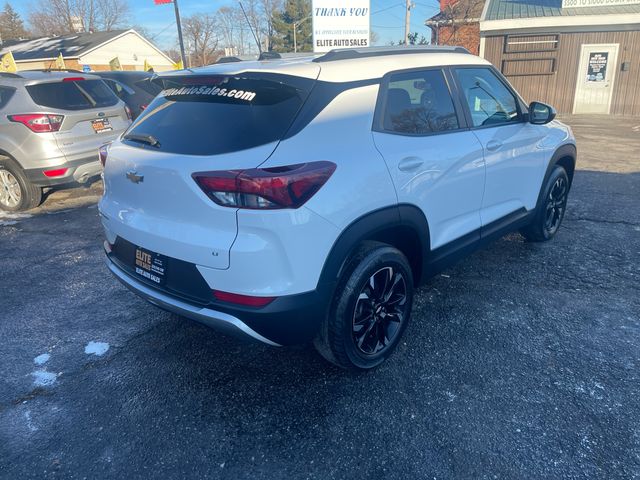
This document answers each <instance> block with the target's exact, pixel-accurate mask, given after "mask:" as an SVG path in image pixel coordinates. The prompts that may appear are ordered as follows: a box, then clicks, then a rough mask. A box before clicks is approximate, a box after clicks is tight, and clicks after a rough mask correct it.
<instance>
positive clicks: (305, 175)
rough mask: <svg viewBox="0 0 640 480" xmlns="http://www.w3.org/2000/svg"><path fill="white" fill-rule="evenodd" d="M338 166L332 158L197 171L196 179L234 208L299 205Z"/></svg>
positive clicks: (215, 197) (219, 200)
mask: <svg viewBox="0 0 640 480" xmlns="http://www.w3.org/2000/svg"><path fill="white" fill-rule="evenodd" d="M335 169H336V165H335V164H334V163H331V162H310V163H300V164H297V165H288V166H285V167H275V168H253V169H250V170H225V171H217V172H200V173H194V174H193V175H192V176H193V179H194V180H195V181H196V183H197V184H198V185H199V186H200V188H201V189H202V190H203V191H204V192H205V193H206V194H207V195H208V196H209V198H211V200H213V201H214V202H216V203H217V204H218V205H222V206H223V207H232V208H248V209H258V210H260V209H268V210H273V209H279V208H299V207H301V206H302V205H304V204H305V203H306V202H307V201H308V200H309V199H310V198H311V197H313V195H315V194H316V192H317V191H318V190H320V188H321V187H322V186H323V185H324V184H325V183H326V181H327V180H329V178H330V177H331V175H332V174H333V172H334V171H335Z"/></svg>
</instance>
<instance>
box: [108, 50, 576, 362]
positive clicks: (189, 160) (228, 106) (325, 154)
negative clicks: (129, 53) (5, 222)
mask: <svg viewBox="0 0 640 480" xmlns="http://www.w3.org/2000/svg"><path fill="white" fill-rule="evenodd" d="M155 82H158V83H161V84H162V87H163V91H162V93H161V94H160V95H159V96H158V97H156V99H155V100H154V101H153V102H152V103H151V104H150V105H149V107H148V108H147V109H146V110H145V111H144V113H143V114H142V115H141V116H140V117H139V118H138V119H137V120H136V121H135V122H134V123H133V125H132V126H131V128H130V129H129V130H128V131H127V132H126V133H125V134H124V135H123V136H122V137H121V138H120V139H119V140H118V141H115V142H113V143H112V144H111V145H109V146H108V147H105V148H103V149H102V150H101V152H100V156H101V159H102V161H103V164H104V180H105V193H104V197H103V198H102V200H101V202H100V213H101V216H102V222H103V224H104V229H105V231H106V242H105V250H106V253H107V265H108V266H109V268H110V269H111V271H112V272H113V274H114V275H115V276H116V277H117V278H118V279H119V280H120V281H121V282H122V283H124V284H125V285H126V286H128V287H129V288H130V289H131V290H133V291H134V292H136V293H137V294H139V295H141V296H142V297H143V298H146V299H147V300H149V301H150V302H151V303H153V304H155V305H157V306H159V307H161V308H164V309H166V310H169V311H172V312H175V313H178V314H180V315H183V316H185V317H189V318H191V319H194V320H197V321H200V322H203V323H205V324H207V325H210V326H212V327H215V328H218V329H222V330H225V331H228V332H234V333H241V334H243V335H245V336H248V337H252V338H253V339H257V340H260V341H262V342H265V343H267V344H270V345H276V346H279V345H291V344H297V343H304V342H309V341H313V342H314V344H315V345H316V347H317V348H318V350H319V352H320V353H321V354H322V355H323V356H324V357H325V358H327V359H328V360H330V361H331V362H333V363H335V364H337V365H339V366H341V367H345V368H352V369H368V368H372V367H375V366H377V365H379V364H380V363H381V362H383V361H384V360H385V359H386V358H387V357H388V356H389V355H390V354H391V352H392V351H393V350H394V348H395V347H396V345H397V344H398V342H399V341H400V338H401V336H402V333H403V331H404V330H405V328H406V327H407V323H408V321H409V316H410V313H411V305H412V300H413V295H414V290H415V288H416V287H417V286H419V285H421V284H423V283H424V282H425V280H426V279H428V278H429V276H431V275H433V274H434V273H436V272H438V271H439V270H441V269H442V268H444V267H445V266H447V265H450V264H451V262H452V261H454V260H456V259H458V258H460V257H461V256H463V255H464V254H467V253H469V252H471V251H472V250H473V249H475V248H476V247H478V246H480V245H482V244H484V243H486V242H487V241H490V240H492V239H495V238H498V237H500V236H502V235H504V234H505V233H507V232H509V231H513V230H517V229H520V231H521V232H522V233H523V235H524V236H525V237H526V238H527V239H529V240H532V241H544V240H549V239H550V238H552V237H553V236H554V235H555V234H556V232H557V231H558V228H559V226H560V223H561V222H562V218H563V215H564V212H565V208H566V202H567V194H568V192H569V188H570V186H571V181H572V178H573V173H574V167H575V162H576V146H575V140H574V137H573V135H572V132H571V130H570V128H569V127H567V126H565V125H563V124H562V123H560V122H558V121H556V120H554V117H555V112H554V110H553V109H552V108H551V107H549V106H547V105H544V104H541V103H537V102H534V103H532V104H531V105H529V106H527V105H526V104H525V103H524V102H523V101H522V100H521V98H520V97H519V96H518V94H517V93H516V92H515V91H514V90H513V88H512V87H511V86H510V85H509V83H508V82H507V81H506V80H505V78H504V77H503V76H502V75H501V74H500V73H499V72H498V71H497V70H496V69H495V68H494V67H493V66H492V65H491V64H489V63H488V62H487V61H485V60H483V59H481V58H478V57H476V56H473V55H470V54H469V53H468V52H467V51H466V50H464V49H462V48H452V47H425V48H423V47H420V48H400V49H398V48H382V49H363V50H334V51H332V52H329V53H327V54H325V55H323V56H316V57H308V58H299V57H298V58H295V59H288V60H282V59H280V60H270V61H259V62H251V61H249V62H237V63H224V64H219V65H213V66H209V67H203V68H198V69H193V70H183V71H175V72H170V73H166V74H160V75H159V76H158V77H157V78H156V79H155Z"/></svg>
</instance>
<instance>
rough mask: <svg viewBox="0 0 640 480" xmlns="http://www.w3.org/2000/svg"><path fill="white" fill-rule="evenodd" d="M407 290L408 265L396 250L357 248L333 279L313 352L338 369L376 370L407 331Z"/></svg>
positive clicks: (409, 286) (373, 246) (410, 296)
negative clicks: (335, 281) (331, 294)
mask: <svg viewBox="0 0 640 480" xmlns="http://www.w3.org/2000/svg"><path fill="white" fill-rule="evenodd" d="M389 282H392V283H389ZM413 290H414V286H413V275H412V272H411V267H410V266H409V262H408V261H407V259H406V257H405V256H404V255H403V254H402V252H400V251H399V250H397V249H396V248H393V247H391V246H389V245H386V244H381V243H373V242H372V243H368V244H366V245H363V246H362V247H361V248H360V249H358V251H357V252H356V253H355V254H354V255H353V256H352V257H351V259H350V260H349V261H348V263H347V266H346V268H345V269H344V273H343V274H342V276H341V278H340V280H339V281H338V285H337V288H336V293H335V295H334V298H333V301H332V303H331V307H330V309H329V315H328V316H327V318H326V319H325V321H324V322H323V324H322V326H321V328H320V332H319V333H318V336H317V337H316V339H315V341H314V345H315V347H316V349H317V350H318V352H319V353H320V354H321V355H322V356H323V357H324V358H325V359H327V360H328V361H330V362H331V363H334V364H335V365H337V366H339V367H342V368H344V369H348V370H368V369H371V368H374V367H377V366H378V365H380V364H381V363H382V362H384V361H385V360H386V359H387V358H388V357H389V355H391V354H392V353H393V351H394V350H395V348H396V346H397V345H398V343H399V341H400V339H401V337H402V334H403V333H404V330H405V328H406V327H407V324H408V322H409V316H410V314H411V306H412V304H413Z"/></svg>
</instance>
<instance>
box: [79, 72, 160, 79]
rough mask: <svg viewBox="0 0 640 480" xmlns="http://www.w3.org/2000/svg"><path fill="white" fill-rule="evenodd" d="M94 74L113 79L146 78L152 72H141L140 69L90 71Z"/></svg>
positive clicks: (150, 75)
mask: <svg viewBox="0 0 640 480" xmlns="http://www.w3.org/2000/svg"><path fill="white" fill-rule="evenodd" d="M91 73H93V74H94V75H98V76H99V77H104V78H115V79H135V80H138V79H140V78H148V77H152V76H153V73H152V72H143V71H140V70H122V71H111V70H110V71H105V72H91Z"/></svg>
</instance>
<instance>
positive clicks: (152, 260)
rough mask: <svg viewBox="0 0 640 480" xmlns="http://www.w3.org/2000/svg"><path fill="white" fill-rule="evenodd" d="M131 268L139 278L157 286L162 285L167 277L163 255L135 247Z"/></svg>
mask: <svg viewBox="0 0 640 480" xmlns="http://www.w3.org/2000/svg"><path fill="white" fill-rule="evenodd" d="M133 266H134V268H135V271H136V273H137V274H138V275H140V276H141V277H144V278H146V279H147V280H151V281H152V282H154V283H157V284H158V285H162V284H163V283H164V281H165V278H166V275H167V262H166V258H165V257H164V256H163V255H160V254H159V253H155V252H150V251H149V250H145V249H144V248H140V247H137V248H136V258H135V260H134V265H133Z"/></svg>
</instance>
